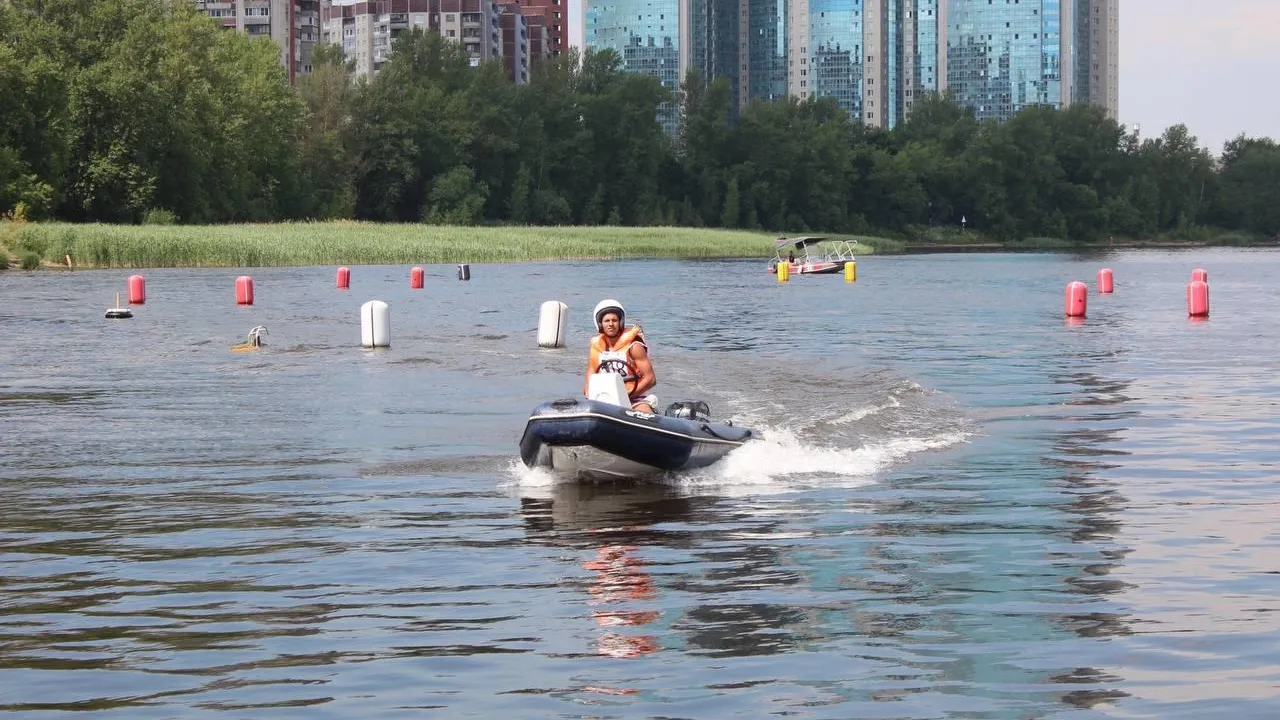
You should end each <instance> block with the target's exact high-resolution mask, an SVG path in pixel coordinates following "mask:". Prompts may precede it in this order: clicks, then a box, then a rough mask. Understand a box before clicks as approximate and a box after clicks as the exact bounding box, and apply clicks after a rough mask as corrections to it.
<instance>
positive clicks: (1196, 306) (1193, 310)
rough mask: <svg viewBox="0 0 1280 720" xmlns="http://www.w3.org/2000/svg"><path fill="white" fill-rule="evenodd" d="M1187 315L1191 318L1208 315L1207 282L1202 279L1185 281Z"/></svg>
mask: <svg viewBox="0 0 1280 720" xmlns="http://www.w3.org/2000/svg"><path fill="white" fill-rule="evenodd" d="M1187 315H1188V316H1189V317H1193V318H1205V317H1209V283H1207V282H1205V281H1203V280H1192V281H1191V282H1189V283H1187Z"/></svg>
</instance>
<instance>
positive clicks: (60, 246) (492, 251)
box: [0, 221, 876, 268]
mask: <svg viewBox="0 0 1280 720" xmlns="http://www.w3.org/2000/svg"><path fill="white" fill-rule="evenodd" d="M774 237H775V236H774V235H773V234H771V233H764V232H752V231H743V230H718V229H701V228H674V227H672V228H668V227H657V228H653V227H644V228H633V227H455V226H439V225H418V224H413V225H410V224H386V223H365V222H348V221H338V222H324V223H273V224H264V225H214V226H192V225H142V226H130V225H75V224H69V223H28V224H17V223H14V224H11V225H9V226H8V227H0V246H7V247H8V248H9V250H10V251H11V252H13V253H14V254H16V255H18V256H22V255H24V254H27V253H31V252H34V253H37V254H38V255H39V256H40V257H41V259H42V260H43V261H44V262H45V263H47V264H48V265H51V266H58V265H61V266H65V264H66V260H65V258H66V256H68V255H70V256H71V259H72V262H73V263H74V265H75V266H76V267H80V268H143V267H271V266H302V265H381V264H399V263H453V262H473V263H483V262H521V261H536V260H568V259H591V260H611V259H620V258H649V257H652V258H658V257H662V258H730V257H766V256H767V257H772V256H773V239H774ZM865 240H867V241H869V242H872V241H875V240H876V239H875V238H866V239H865ZM868 249H870V248H868Z"/></svg>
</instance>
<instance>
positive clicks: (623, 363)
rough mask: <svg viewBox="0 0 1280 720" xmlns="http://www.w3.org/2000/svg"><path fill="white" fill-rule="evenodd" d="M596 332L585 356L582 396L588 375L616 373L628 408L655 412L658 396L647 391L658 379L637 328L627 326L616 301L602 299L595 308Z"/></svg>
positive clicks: (585, 390) (587, 381)
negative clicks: (628, 399) (624, 390)
mask: <svg viewBox="0 0 1280 720" xmlns="http://www.w3.org/2000/svg"><path fill="white" fill-rule="evenodd" d="M594 315H595V320H596V330H598V331H599V334H598V335H596V336H595V337H593V338H591V348H590V351H589V353H588V355H587V376H586V378H585V379H584V380H583V384H582V394H583V395H586V394H587V390H588V388H589V386H590V383H591V376H592V375H594V374H596V373H617V374H619V375H621V376H622V382H623V384H624V385H625V386H626V388H627V395H628V396H629V398H630V400H631V407H632V409H634V410H639V411H640V412H647V413H651V412H654V409H653V408H654V406H655V405H657V404H658V396H657V395H655V394H653V393H652V392H650V391H651V390H653V387H654V386H655V385H657V384H658V376H657V375H655V374H654V372H653V363H652V362H650V361H649V348H648V346H647V345H645V342H644V332H643V331H642V330H641V329H640V326H639V325H632V326H631V327H627V326H626V321H627V311H626V310H624V309H623V307H622V303H620V302H618V301H617V300H601V301H600V302H599V304H597V305H596V309H595V313H594Z"/></svg>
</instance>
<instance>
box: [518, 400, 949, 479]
mask: <svg viewBox="0 0 1280 720" xmlns="http://www.w3.org/2000/svg"><path fill="white" fill-rule="evenodd" d="M911 407H913V406H912V405H911V404H908V403H903V402H901V401H899V400H897V399H894V398H892V397H890V398H889V399H887V400H882V401H879V402H875V403H872V404H870V405H867V406H864V407H861V408H856V409H854V410H840V411H837V413H838V414H833V415H828V416H827V417H828V418H829V419H825V418H820V417H819V418H813V417H811V418H808V419H806V420H805V421H804V422H801V423H786V422H780V421H779V419H778V418H777V417H776V416H775V413H776V412H777V408H775V407H769V408H765V409H763V410H766V411H765V412H761V410H762V409H761V408H756V409H755V412H745V413H740V414H733V415H731V416H730V417H731V419H732V420H733V422H734V423H735V424H737V425H741V426H747V427H751V428H754V429H755V430H756V435H757V439H755V440H752V441H750V442H748V443H746V444H744V445H743V446H742V447H740V448H738V449H737V450H734V451H733V452H731V453H729V454H728V455H727V456H725V457H724V458H723V459H721V460H720V461H719V462H716V463H715V464H713V465H710V466H708V467H705V468H700V469H698V470H691V471H686V472H682V473H670V474H668V475H665V476H663V477H662V478H661V481H662V482H663V483H664V484H667V485H670V486H673V487H675V488H678V489H680V490H682V491H685V492H688V493H694V494H714V495H723V496H735V495H751V494H776V493H787V492H795V491H799V490H805V489H810V488H814V487H857V486H861V485H866V484H869V483H871V482H874V481H875V478H876V476H877V475H878V474H880V473H883V472H885V471H887V470H890V469H892V468H894V467H898V466H900V465H902V464H903V463H906V462H908V461H910V460H912V459H913V458H914V457H915V456H918V455H920V454H922V453H926V452H929V451H937V450H944V449H946V448H950V447H953V446H956V445H960V444H962V443H964V442H966V441H967V440H968V439H969V438H970V437H971V436H972V431H971V430H968V429H966V428H965V426H964V425H965V424H964V423H963V422H960V421H958V420H956V419H955V417H954V416H951V420H950V421H948V422H944V423H941V424H938V423H931V422H922V421H921V420H922V418H918V419H917V420H916V421H912V420H910V419H908V418H907V417H901V415H903V413H902V411H903V410H904V409H910V408H911ZM907 415H908V416H910V413H907ZM770 416H774V417H770ZM935 417H936V416H935ZM771 421H772V422H771ZM509 475H510V476H511V477H512V478H513V479H514V481H515V484H516V485H518V486H519V489H520V490H521V492H522V493H525V494H527V493H530V492H532V493H533V494H535V495H536V494H537V491H538V490H539V489H542V490H544V491H545V490H548V489H550V488H552V487H553V486H555V485H556V484H558V483H565V482H575V481H572V480H566V479H565V478H563V477H561V476H559V475H557V474H556V473H554V472H553V471H550V470H545V469H541V468H527V467H525V466H524V465H523V464H522V463H521V462H520V461H519V460H518V459H514V460H512V461H511V464H510V467H509Z"/></svg>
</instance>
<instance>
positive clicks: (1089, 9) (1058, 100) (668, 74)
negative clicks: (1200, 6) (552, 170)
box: [582, 0, 1120, 127]
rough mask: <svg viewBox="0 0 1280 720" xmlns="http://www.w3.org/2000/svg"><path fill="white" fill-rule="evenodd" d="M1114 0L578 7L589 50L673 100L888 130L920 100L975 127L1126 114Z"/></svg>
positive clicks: (612, 3) (744, 0)
mask: <svg viewBox="0 0 1280 720" xmlns="http://www.w3.org/2000/svg"><path fill="white" fill-rule="evenodd" d="M1119 1H1120V0H584V10H583V25H582V36H583V38H584V44H585V45H586V46H587V47H588V48H594V49H603V48H613V49H614V50H616V51H618V53H619V54H620V55H621V56H622V58H623V65H624V67H625V68H626V69H627V70H629V71H632V72H642V73H647V74H651V75H654V76H656V77H658V78H659V79H660V80H661V81H662V84H663V86H665V87H667V88H668V89H671V90H673V91H674V90H675V89H677V88H678V87H679V85H680V82H681V80H682V79H683V78H684V77H685V75H686V74H687V73H688V71H689V70H690V69H692V68H697V69H699V70H701V71H702V73H703V74H704V75H705V76H707V77H724V78H728V80H729V82H730V83H731V85H732V88H733V93H734V97H735V98H737V101H738V106H739V108H741V107H744V106H745V105H746V103H747V102H748V101H749V100H751V99H753V98H765V99H776V98H778V97H781V96H783V95H786V94H790V95H793V96H795V97H798V98H801V99H809V98H815V97H830V98H834V99H835V101H836V102H837V103H838V104H839V105H840V107H842V108H844V109H845V110H846V111H848V112H849V113H850V115H852V116H853V117H855V118H858V119H859V120H860V121H861V122H863V123H866V124H868V125H874V126H878V127H894V126H895V125H897V124H898V123H900V122H902V120H903V119H904V118H906V117H907V115H909V114H910V112H911V108H912V106H913V104H914V103H915V101H916V100H917V99H918V98H919V97H920V96H921V95H922V94H923V93H926V92H944V91H948V90H950V91H951V92H952V93H954V96H955V98H956V100H957V101H958V102H960V103H962V104H964V105H968V106H971V107H972V108H973V109H974V112H975V114H976V115H977V116H978V117H980V118H984V119H985V118H994V119H1003V118H1008V117H1010V116H1012V115H1013V114H1014V113H1016V112H1017V111H1018V110H1020V109H1022V108H1024V107H1028V106H1032V105H1048V106H1051V107H1065V106H1066V105H1069V104H1071V103H1072V102H1088V103H1092V104H1096V105H1099V106H1102V107H1105V108H1106V109H1107V110H1108V112H1109V113H1110V114H1111V115H1112V116H1114V115H1115V113H1116V111H1117V105H1118V102H1117V101H1118V91H1117V87H1118V74H1119V73H1118V49H1119V34H1118V17H1119V7H1118V6H1119Z"/></svg>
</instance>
